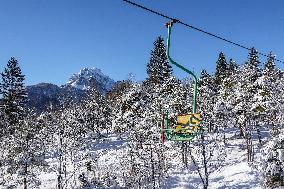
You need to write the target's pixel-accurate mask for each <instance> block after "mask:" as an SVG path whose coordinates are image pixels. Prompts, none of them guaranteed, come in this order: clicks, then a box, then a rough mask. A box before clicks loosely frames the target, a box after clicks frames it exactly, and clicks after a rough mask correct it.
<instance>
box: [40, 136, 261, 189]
mask: <svg viewBox="0 0 284 189" xmlns="http://www.w3.org/2000/svg"><path fill="white" fill-rule="evenodd" d="M253 143H254V144H255V145H257V143H258V142H257V140H253ZM226 146H227V148H226V149H227V157H226V160H225V164H224V166H223V167H221V168H220V169H219V170H218V171H215V172H213V173H212V174H211V175H210V177H209V188H210V189H225V188H226V189H227V188H230V189H234V188H235V189H243V188H249V189H260V188H262V187H261V175H259V172H258V171H257V170H256V169H255V168H253V167H255V166H254V164H250V165H249V164H248V162H247V151H246V149H245V139H242V138H236V137H235V136H233V135H228V138H227V142H226ZM126 148H127V141H126V140H122V139H119V138H118V137H117V136H116V135H115V134H110V135H108V136H107V137H106V138H104V139H102V140H100V141H97V142H95V143H94V145H93V147H92V150H90V153H92V154H94V155H95V154H97V153H100V154H101V155H100V156H99V157H98V160H97V163H98V166H99V167H100V168H101V169H108V170H109V171H113V170H115V171H116V172H119V170H118V169H119V164H120V158H121V157H122V154H123V152H124V150H125V149H126ZM255 152H256V155H255V160H256V161H257V158H259V155H260V154H259V150H255ZM49 161H50V164H52V163H56V162H53V160H52V159H49ZM173 161H175V162H173V164H174V166H173V168H171V169H170V170H169V172H168V174H169V177H168V178H167V180H166V182H165V184H164V185H163V187H162V188H165V189H191V188H192V189H194V188H202V187H203V186H202V183H201V180H200V178H199V175H198V173H197V171H189V170H186V169H185V168H181V166H178V164H179V163H180V162H177V161H176V160H173ZM175 164H176V166H175ZM81 171H83V170H82V169H81ZM104 171H105V170H104ZM56 179H57V177H56V173H45V174H42V175H41V176H40V180H41V181H42V184H41V188H42V189H53V188H56Z"/></svg>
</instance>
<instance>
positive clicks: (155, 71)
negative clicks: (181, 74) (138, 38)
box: [147, 36, 173, 84]
mask: <svg viewBox="0 0 284 189" xmlns="http://www.w3.org/2000/svg"><path fill="white" fill-rule="evenodd" d="M172 72H173V70H172V66H171V65H170V64H169V62H168V60H167V53H166V46H165V44H164V39H163V38H162V37H161V36H159V37H158V38H157V40H156V41H155V42H154V49H153V50H152V51H151V58H150V61H149V63H148V64H147V74H148V80H150V82H152V83H155V84H159V83H163V82H164V81H166V80H167V79H169V78H170V77H171V75H172Z"/></svg>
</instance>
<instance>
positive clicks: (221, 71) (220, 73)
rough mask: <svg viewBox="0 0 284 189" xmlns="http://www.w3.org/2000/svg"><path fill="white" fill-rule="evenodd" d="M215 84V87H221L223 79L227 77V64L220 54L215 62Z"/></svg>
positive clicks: (221, 53)
mask: <svg viewBox="0 0 284 189" xmlns="http://www.w3.org/2000/svg"><path fill="white" fill-rule="evenodd" d="M216 64H217V65H216V72H215V82H216V84H217V85H221V84H222V82H223V80H224V78H225V77H226V75H227V70H228V64H227V61H226V57H225V54H224V53H223V52H220V54H219V57H218V60H217V62H216Z"/></svg>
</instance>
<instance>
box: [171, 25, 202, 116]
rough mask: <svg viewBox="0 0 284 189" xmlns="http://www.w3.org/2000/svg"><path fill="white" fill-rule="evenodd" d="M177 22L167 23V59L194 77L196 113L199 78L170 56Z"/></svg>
mask: <svg viewBox="0 0 284 189" xmlns="http://www.w3.org/2000/svg"><path fill="white" fill-rule="evenodd" d="M175 22H176V20H172V21H171V22H168V23H166V27H167V28H168V40H167V57H168V59H169V61H170V63H172V64H173V65H175V66H177V67H178V68H180V69H182V70H183V71H185V72H187V73H188V74H189V75H191V76H192V78H193V81H194V93H193V106H192V112H193V113H196V103H197V101H196V98H197V77H196V76H195V75H194V73H193V72H191V71H190V70H188V69H186V68H185V67H183V66H182V65H180V64H178V63H176V62H175V61H174V60H173V59H172V58H171V56H170V46H171V32H172V26H173V24H174V23H175Z"/></svg>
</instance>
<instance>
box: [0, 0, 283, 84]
mask: <svg viewBox="0 0 284 189" xmlns="http://www.w3.org/2000/svg"><path fill="white" fill-rule="evenodd" d="M133 1H134V2H137V3H140V4H143V5H145V6H148V7H151V8H153V9H156V10H159V11H161V12H164V13H165V14H169V15H172V16H173V17H177V18H180V20H183V21H184V22H186V23H189V24H192V25H194V26H196V27H200V28H202V29H205V30H208V31H210V32H212V33H216V34H218V35H221V36H223V37H225V38H229V39H231V40H233V41H236V42H239V43H241V44H244V45H245V46H248V47H251V46H255V47H256V49H258V50H259V51H262V52H267V53H268V52H269V51H271V50H272V51H273V52H274V53H275V54H276V55H277V58H279V59H282V60H284V45H283V44H284V36H283V34H284V26H283V23H284V14H283V7H284V1H280V0H279V1H268V0H266V1H264V0H250V1H247V0H235V1H232V0H231V1H228V0H215V1H210V0H206V1H205V0H198V1H187V0H176V1H173V0H155V1H151V0H133ZM165 22H167V20H165V19H163V18H160V17H157V16H155V15H151V14H149V13H146V12H144V11H143V10H140V9H137V8H135V7H132V6H129V5H128V4H126V3H124V2H122V1H120V0H100V1H99V0H80V1H79V0H25V1H21V0H1V1H0V26H1V29H0V65H1V67H0V71H3V68H4V67H5V66H6V63H7V61H8V59H9V58H10V57H11V56H14V57H16V58H17V59H18V60H19V62H20V66H21V68H22V70H23V73H24V74H25V75H26V84H27V85H31V84H36V83H39V82H50V83H54V84H58V85H60V84H64V83H66V82H67V80H68V79H69V77H70V76H71V75H72V74H73V73H77V72H79V70H80V69H82V68H84V67H97V68H100V69H101V70H102V71H103V72H104V73H105V74H107V75H109V76H110V77H112V78H113V79H115V80H122V79H125V78H127V75H128V74H129V73H133V74H134V75H135V76H136V79H137V80H143V79H144V78H145V77H146V68H145V66H146V64H147V62H148V60H149V57H150V51H151V49H152V48H153V42H154V40H155V39H156V38H157V36H159V35H161V36H163V37H166V34H167V31H166V28H165V27H164V23H165ZM172 40H173V41H172V56H173V58H174V59H175V60H176V61H177V62H179V63H181V64H182V65H184V66H185V67H188V68H189V69H194V71H195V72H196V73H199V72H200V71H201V70H202V69H204V68H206V69H207V70H208V71H209V72H211V73H213V72H214V68H215V62H216V60H217V57H218V53H219V52H220V51H223V52H224V53H225V55H226V57H227V58H233V59H235V60H236V61H237V63H239V64H242V63H244V61H245V60H246V59H247V55H248V52H247V51H245V50H243V49H240V48H238V47H234V46H232V45H230V44H227V43H224V42H222V41H219V40H217V39H214V38H211V37H208V36H206V35H204V34H202V33H199V32H196V31H194V30H189V29H187V28H185V27H183V26H181V25H176V26H175V27H174V29H173V38H172ZM261 60H263V61H264V60H265V58H263V57H261ZM278 65H279V66H280V67H281V68H283V65H282V64H281V63H278ZM174 71H175V74H176V75H178V76H179V77H184V76H185V75H184V74H183V73H181V72H180V71H178V70H176V69H175V70H174Z"/></svg>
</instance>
